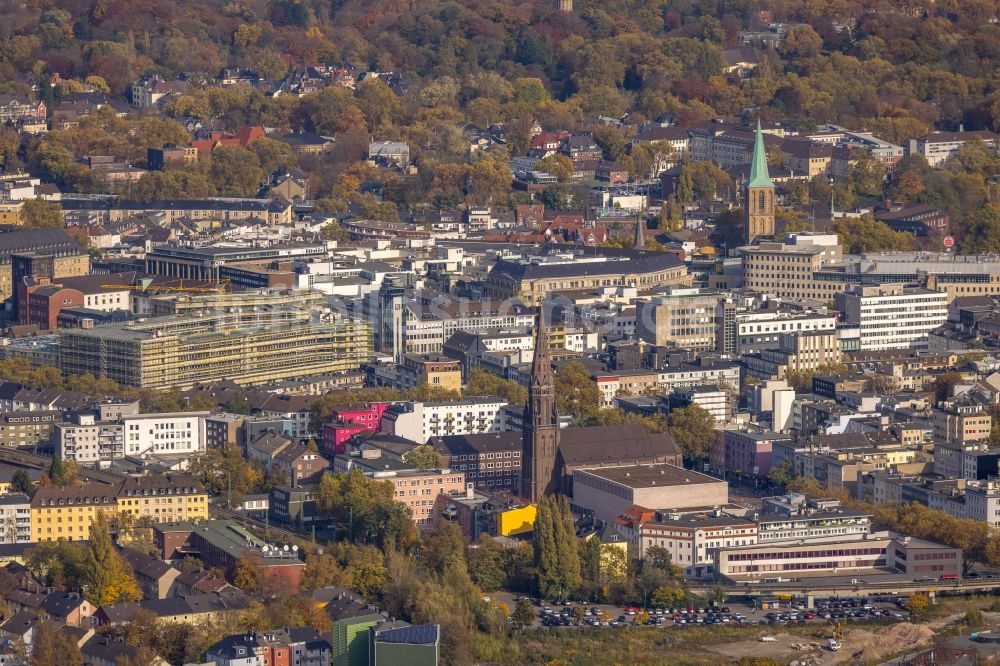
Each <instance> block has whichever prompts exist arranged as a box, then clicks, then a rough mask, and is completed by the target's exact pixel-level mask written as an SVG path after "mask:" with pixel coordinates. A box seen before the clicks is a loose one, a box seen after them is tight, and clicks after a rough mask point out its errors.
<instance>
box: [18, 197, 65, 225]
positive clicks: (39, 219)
mask: <svg viewBox="0 0 1000 666" xmlns="http://www.w3.org/2000/svg"><path fill="white" fill-rule="evenodd" d="M20 217H21V226H23V227H24V228H25V229H50V228H56V229H58V228H61V227H62V226H63V218H62V209H61V208H60V207H59V204H57V203H54V202H52V201H45V200H44V199H29V200H28V201H25V202H24V204H22V206H21V212H20Z"/></svg>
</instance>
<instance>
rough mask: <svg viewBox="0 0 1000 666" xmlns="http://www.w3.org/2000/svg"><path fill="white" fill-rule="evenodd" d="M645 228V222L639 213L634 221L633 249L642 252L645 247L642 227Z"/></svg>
mask: <svg viewBox="0 0 1000 666" xmlns="http://www.w3.org/2000/svg"><path fill="white" fill-rule="evenodd" d="M645 226H646V221H645V220H644V219H642V212H640V213H639V217H637V218H636V220H635V239H634V241H633V242H634V245H633V247H635V249H637V250H642V249H645V247H646V237H645V236H644V235H643V233H642V229H643V227H645Z"/></svg>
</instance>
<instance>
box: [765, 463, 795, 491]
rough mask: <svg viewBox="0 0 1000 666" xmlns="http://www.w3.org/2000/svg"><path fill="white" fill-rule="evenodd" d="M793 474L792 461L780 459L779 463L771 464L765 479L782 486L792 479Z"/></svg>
mask: <svg viewBox="0 0 1000 666" xmlns="http://www.w3.org/2000/svg"><path fill="white" fill-rule="evenodd" d="M793 476H794V471H793V469H792V461H790V460H782V461H781V464H779V465H772V466H771V471H770V472H768V473H767V480H768V481H770V482H771V483H774V484H776V485H779V486H784V485H786V484H787V483H788V482H789V481H791V480H792V478H793Z"/></svg>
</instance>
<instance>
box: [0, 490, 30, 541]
mask: <svg viewBox="0 0 1000 666" xmlns="http://www.w3.org/2000/svg"><path fill="white" fill-rule="evenodd" d="M30 542H31V500H29V499H28V496H27V495H21V494H13V495H0V544H7V543H30Z"/></svg>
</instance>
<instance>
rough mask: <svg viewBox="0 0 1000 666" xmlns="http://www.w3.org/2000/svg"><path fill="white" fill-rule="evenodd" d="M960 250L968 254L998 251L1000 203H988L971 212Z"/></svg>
mask: <svg viewBox="0 0 1000 666" xmlns="http://www.w3.org/2000/svg"><path fill="white" fill-rule="evenodd" d="M962 251H963V252H967V253H969V254H981V253H982V254H987V253H997V252H1000V205H998V204H994V203H990V204H986V205H985V206H983V207H982V208H981V209H980V210H978V211H976V212H974V213H972V215H971V216H970V218H969V220H968V227H967V231H966V233H965V236H964V237H963V238H962Z"/></svg>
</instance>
